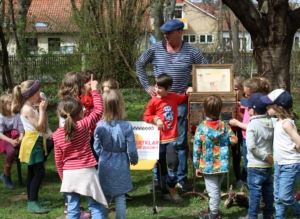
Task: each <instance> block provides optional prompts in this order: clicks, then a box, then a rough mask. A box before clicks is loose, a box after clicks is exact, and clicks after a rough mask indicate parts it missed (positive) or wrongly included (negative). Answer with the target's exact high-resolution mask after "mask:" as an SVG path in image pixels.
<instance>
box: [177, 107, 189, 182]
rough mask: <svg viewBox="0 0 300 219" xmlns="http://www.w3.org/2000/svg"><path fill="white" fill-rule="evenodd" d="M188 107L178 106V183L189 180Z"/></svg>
mask: <svg viewBox="0 0 300 219" xmlns="http://www.w3.org/2000/svg"><path fill="white" fill-rule="evenodd" d="M187 114H188V105H187V103H183V104H181V105H179V106H178V120H177V125H178V140H177V146H178V161H179V164H178V170H177V178H178V179H177V181H178V182H179V181H182V180H187V178H188V175H187V174H188V165H187V158H188V143H187V132H188V120H187Z"/></svg>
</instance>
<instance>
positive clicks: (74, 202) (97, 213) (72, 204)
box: [65, 193, 103, 219]
mask: <svg viewBox="0 0 300 219" xmlns="http://www.w3.org/2000/svg"><path fill="white" fill-rule="evenodd" d="M65 197H66V198H67V201H68V219H78V218H80V195H79V194H77V193H65ZM85 198H86V202H87V203H88V208H89V210H90V211H91V215H92V218H100V219H101V218H102V217H101V209H102V208H103V207H102V205H101V204H100V203H99V202H97V201H95V200H94V199H93V198H92V197H89V196H85Z"/></svg>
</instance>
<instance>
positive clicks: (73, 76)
mask: <svg viewBox="0 0 300 219" xmlns="http://www.w3.org/2000/svg"><path fill="white" fill-rule="evenodd" d="M84 92H85V88H84V80H83V77H82V74H81V73H79V72H68V73H67V74H66V75H65V77H64V79H63V80H62V82H61V86H60V89H59V92H58V95H59V97H60V99H63V98H65V97H76V98H77V99H80V96H81V95H82V94H83V93H84ZM82 107H83V108H82V110H83V111H85V108H84V106H82ZM64 123H65V119H64V118H63V117H59V127H64ZM64 198H65V207H64V213H65V214H67V212H68V201H67V197H66V196H65V195H64ZM80 211H81V215H80V219H85V218H90V217H91V214H90V213H88V212H85V211H84V209H83V207H81V206H80Z"/></svg>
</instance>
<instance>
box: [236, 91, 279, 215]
mask: <svg viewBox="0 0 300 219" xmlns="http://www.w3.org/2000/svg"><path fill="white" fill-rule="evenodd" d="M262 96H263V94H261V93H256V94H253V95H252V96H251V97H250V98H248V99H243V100H242V101H241V104H242V106H244V107H247V109H248V113H249V115H250V116H251V118H250V121H249V124H248V126H247V135H246V144H247V149H248V153H247V160H248V166H247V168H248V187H249V190H250V201H249V208H248V215H247V216H246V217H240V219H251V218H258V210H259V207H260V200H261V198H263V202H264V203H265V205H264V207H263V209H262V210H263V218H265V219H270V218H271V217H272V215H273V212H274V211H273V202H274V195H273V177H272V165H273V157H272V147H273V132H274V128H273V124H272V121H271V119H270V118H269V117H268V116H267V115H266V112H267V104H265V103H263V102H262V101H261V100H260V97H262Z"/></svg>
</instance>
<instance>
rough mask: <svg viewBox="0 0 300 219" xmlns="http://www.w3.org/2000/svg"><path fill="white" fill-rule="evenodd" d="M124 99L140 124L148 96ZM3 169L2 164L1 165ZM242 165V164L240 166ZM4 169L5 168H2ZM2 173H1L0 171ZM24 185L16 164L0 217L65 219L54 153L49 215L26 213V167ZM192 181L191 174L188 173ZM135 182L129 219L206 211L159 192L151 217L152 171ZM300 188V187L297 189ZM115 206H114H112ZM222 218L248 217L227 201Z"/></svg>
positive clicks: (47, 187)
mask: <svg viewBox="0 0 300 219" xmlns="http://www.w3.org/2000/svg"><path fill="white" fill-rule="evenodd" d="M122 92H123V95H124V99H125V101H126V112H127V120H131V121H138V120H141V115H142V113H143V111H144V109H145V106H146V104H147V101H148V100H149V96H148V94H146V93H145V92H144V91H143V90H139V91H136V90H133V89H126V90H123V91H122ZM48 113H49V121H50V126H51V128H52V130H53V131H54V130H55V129H56V128H57V124H58V122H57V116H56V115H55V112H54V110H53V109H52V110H51V111H49V112H48ZM4 158H5V156H4V155H1V156H0V163H3V162H4ZM0 166H1V165H0ZM241 166H242V164H241ZM1 167H2V166H1ZM189 168H190V169H192V164H191V161H190V160H189ZM0 172H2V171H0ZM22 174H23V185H21V186H20V185H18V178H17V170H16V165H15V166H14V167H13V171H12V180H13V183H14V185H15V188H14V189H13V190H7V189H5V187H4V185H3V184H2V182H1V181H0V191H1V193H0V194H1V195H0V206H1V207H0V218H1V219H19V218H20V219H32V218H47V219H55V218H59V219H63V218H65V215H64V213H63V210H64V200H63V198H62V194H61V193H60V192H59V190H60V185H61V182H60V179H59V177H58V174H57V173H56V172H55V162H54V158H53V152H52V153H51V155H50V157H49V158H48V161H47V175H46V177H45V179H44V181H43V185H42V188H41V189H40V192H39V196H40V198H41V199H46V200H50V201H51V202H52V203H53V205H52V206H50V207H49V209H50V210H51V211H50V213H48V214H44V215H34V214H31V213H29V212H27V202H26V200H25V198H26V195H24V194H26V187H25V185H26V181H25V180H26V174H27V169H26V167H22ZM189 178H190V180H191V182H192V174H191V173H189ZM229 178H230V179H229V182H230V183H229V184H232V185H233V186H235V177H234V174H233V172H232V171H231V172H230V177H229ZM132 180H133V185H134V189H133V190H132V191H131V192H130V193H129V194H130V195H131V196H133V198H134V199H133V200H132V201H128V202H127V218H130V219H142V218H161V219H163V218H182V219H189V218H198V214H199V211H200V210H202V209H207V207H208V202H207V201H205V200H201V199H200V198H199V197H195V196H192V195H188V194H187V195H184V194H185V193H184V192H182V191H181V190H180V189H178V191H179V193H180V194H181V195H184V196H183V199H184V201H183V202H182V203H179V204H175V203H170V202H167V201H163V200H161V199H160V193H159V192H156V200H157V201H156V204H157V207H158V214H156V215H152V204H153V202H152V200H153V199H152V193H149V192H148V186H149V184H150V183H151V181H152V177H151V172H150V171H132ZM204 189H205V186H204V180H203V179H196V185H195V190H196V192H203V190H204ZM297 189H300V186H299V185H298V186H297ZM222 191H223V192H226V191H227V178H225V179H224V182H223V184H222ZM82 206H84V207H85V208H86V207H87V205H86V202H85V200H84V198H83V199H82ZM111 207H113V206H111ZM221 212H222V218H223V219H225V218H227V219H236V218H238V217H239V216H245V215H246V214H247V209H245V208H241V207H238V206H236V205H234V206H232V207H231V208H229V209H225V208H224V200H223V201H222V203H221ZM291 215H292V214H291V212H289V211H288V213H287V218H288V219H293V216H291ZM113 216H114V212H113V211H112V212H111V213H110V218H114V217H113Z"/></svg>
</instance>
